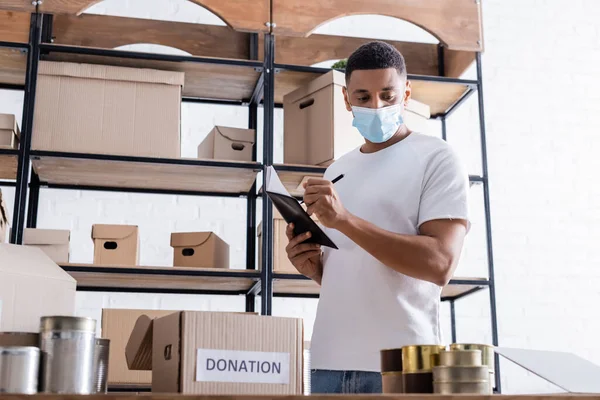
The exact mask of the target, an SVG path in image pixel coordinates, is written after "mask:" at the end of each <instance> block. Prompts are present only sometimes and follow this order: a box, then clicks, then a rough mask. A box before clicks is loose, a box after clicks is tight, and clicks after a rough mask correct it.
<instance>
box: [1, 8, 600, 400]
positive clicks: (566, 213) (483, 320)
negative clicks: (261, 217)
mask: <svg viewBox="0 0 600 400" xmlns="http://www.w3.org/2000/svg"><path fill="white" fill-rule="evenodd" d="M90 12H94V13H108V14H113V15H122V16H135V17H142V18H155V19H168V20H177V21H186V22H201V23H213V24H222V22H221V21H219V19H218V18H216V17H215V16H213V15H211V14H210V13H209V12H207V11H206V10H204V9H202V8H200V7H197V6H194V5H193V4H192V3H190V2H186V1H185V0H169V1H166V0H163V1H158V0H153V1H148V0H145V1H144V0H127V1H123V0H106V1H104V2H101V3H99V4H98V5H96V6H94V7H93V8H92V9H91V10H90ZM599 15H600V2H598V1H596V0H570V1H569V2H568V5H567V2H565V1H561V0H528V1H522V0H520V1H518V0H484V2H483V16H484V33H485V46H486V52H485V54H484V57H483V67H484V68H483V74H484V84H485V107H486V122H487V133H488V149H489V170H490V179H491V196H492V217H493V228H494V229H493V234H494V254H495V264H496V280H497V293H498V296H497V298H498V313H499V328H500V341H501V344H502V345H505V346H513V347H529V348H534V349H559V350H568V351H572V352H575V353H577V354H580V355H582V356H584V357H586V358H589V359H591V360H593V361H596V362H598V363H600V346H599V345H598V341H597V332H598V329H599V328H600V323H598V322H596V320H597V318H595V316H596V314H597V312H596V304H598V303H599V302H600V291H599V290H598V284H599V283H600V273H599V272H597V271H598V269H597V268H595V267H597V266H598V265H599V264H600V255H599V254H598V252H597V251H596V247H597V246H596V240H597V238H598V237H600V211H599V210H600V208H598V199H599V198H600V189H599V188H600V186H599V185H597V184H595V181H596V180H597V171H599V170H600V161H599V160H600V159H599V158H597V154H598V153H599V151H600V139H599V138H598V132H600V122H598V119H596V118H595V117H594V116H595V115H596V113H597V110H598V109H599V108H600V72H598V71H599V69H598V63H599V62H600V32H599V31H600V28H599V27H598V24H597V18H598V16H599ZM319 32H320V33H331V34H343V35H349V36H366V37H378V38H387V39H398V40H415V41H431V40H432V38H431V36H430V35H429V34H427V33H424V32H423V31H420V30H419V29H417V28H415V27H413V26H410V25H409V24H405V23H402V22H398V21H396V20H393V19H391V18H388V17H377V16H354V17H347V18H344V19H341V20H338V21H334V22H332V23H330V24H327V25H325V26H323V27H322V28H320V29H319ZM145 49H146V50H157V51H158V50H163V49H159V48H158V47H156V46H154V47H150V48H148V47H146V48H145ZM407 62H408V65H409V71H410V60H407ZM468 77H473V71H470V72H469V74H468ZM21 107H22V94H20V93H18V92H8V91H0V112H11V113H15V114H17V115H19V116H20V115H21ZM476 116H477V101H476V96H473V97H472V98H471V99H470V100H469V102H468V104H465V106H464V107H463V108H462V109H460V110H459V111H458V112H457V113H455V114H454V116H453V117H452V119H451V120H450V121H449V122H448V135H449V138H450V141H451V143H452V144H453V145H455V146H456V148H457V149H458V150H459V151H460V152H461V154H462V156H463V158H464V160H465V162H466V163H467V165H468V166H469V170H470V172H471V173H475V174H477V173H480V172H481V163H480V158H479V139H478V124H477V119H476ZM215 123H225V124H235V125H236V126H240V127H244V126H246V123H247V110H246V109H244V108H241V107H226V106H206V105H190V104H185V105H184V106H183V130H182V137H183V141H182V143H183V146H182V147H183V153H182V154H183V155H184V156H194V152H195V148H196V145H197V144H198V143H199V142H200V141H201V140H202V138H203V137H204V135H205V134H206V133H207V132H208V131H209V130H210V128H211V127H212V126H213V125H214V124H215ZM428 125H429V126H430V128H431V133H433V134H438V132H437V131H436V129H438V128H439V124H438V123H437V122H432V123H430V124H428ZM275 126H276V130H277V138H276V146H275V149H276V157H275V159H276V161H280V160H281V159H282V143H283V142H282V130H283V123H282V114H281V112H279V111H278V112H277V113H276V124H275ZM259 129H260V127H259ZM259 148H260V146H259ZM4 192H5V193H6V194H7V195H8V202H9V206H10V207H11V209H12V196H13V190H12V189H10V188H9V189H4ZM473 211H474V225H473V231H472V233H471V234H470V236H469V238H468V242H467V245H466V248H465V251H464V254H463V258H462V260H461V265H460V267H459V270H458V272H457V275H461V276H485V273H486V267H485V262H486V254H485V230H484V226H483V224H484V219H483V207H482V190H481V187H475V188H474V189H473ZM38 221H39V227H42V228H46V227H47V228H50V227H53V228H68V229H71V230H73V234H72V241H73V246H72V247H73V249H72V253H73V261H78V262H90V261H91V259H92V242H91V240H90V238H89V233H90V227H91V224H92V223H102V222H117V223H136V224H139V225H140V226H141V235H142V260H141V261H142V263H144V264H152V265H169V264H170V263H171V249H170V248H169V233H170V232H171V231H172V230H187V229H212V230H215V231H216V232H218V233H219V235H222V236H223V237H224V238H225V240H227V241H228V242H229V243H230V245H231V247H232V264H233V266H234V267H236V268H243V266H244V260H245V229H244V226H245V203H244V201H243V200H238V199H212V198H194V197H183V196H178V197H176V196H160V195H139V194H135V195H134V194H115V193H97V192H75V191H58V190H44V191H42V195H41V198H40V215H39V220H38ZM488 304H489V303H488V294H487V292H481V293H478V294H476V295H473V296H472V297H469V298H467V299H464V300H461V301H459V302H458V303H457V321H458V337H459V340H464V341H489V340H490V339H491V334H490V328H489V322H488V321H489V308H488V307H489V306H488ZM77 307H78V313H79V314H81V315H89V316H92V317H95V318H100V310H101V309H102V308H103V307H121V308H127V307H147V308H165V309H169V308H170V309H174V308H175V309H180V308H188V309H202V310H206V309H211V310H242V309H243V307H244V299H243V298H242V297H202V296H176V295H142V294H114V293H111V294H102V293H80V294H78V298H77ZM315 309H316V301H314V300H298V299H275V301H274V312H275V314H277V315H293V316H299V317H303V318H304V319H305V323H306V334H307V337H309V336H310V334H311V331H312V323H313V319H314V313H315ZM448 315H449V310H448V308H447V306H444V307H443V315H442V321H443V323H444V327H445V329H446V337H447V338H448V339H449V333H450V327H449V322H448ZM502 376H503V381H504V390H505V392H508V393H523V392H545V391H558V389H556V388H554V387H552V386H550V385H548V384H545V383H544V382H543V381H541V380H540V379H539V378H535V377H532V376H531V375H529V374H527V373H525V372H523V371H522V370H520V369H519V368H518V367H515V366H513V365H510V364H508V363H503V370H502Z"/></svg>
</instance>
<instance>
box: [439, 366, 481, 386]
mask: <svg viewBox="0 0 600 400" xmlns="http://www.w3.org/2000/svg"><path fill="white" fill-rule="evenodd" d="M489 380H490V370H489V369H488V367H487V365H479V366H470V365H461V366H458V365H455V366H444V365H438V366H435V367H433V382H434V383H435V382H489Z"/></svg>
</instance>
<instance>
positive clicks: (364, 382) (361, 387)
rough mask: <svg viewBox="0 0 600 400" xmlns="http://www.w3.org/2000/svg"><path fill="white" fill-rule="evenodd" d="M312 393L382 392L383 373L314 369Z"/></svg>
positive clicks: (311, 382)
mask: <svg viewBox="0 0 600 400" xmlns="http://www.w3.org/2000/svg"><path fill="white" fill-rule="evenodd" d="M310 386H311V389H310V390H311V394H323V393H349V394H354V393H357V394H358V393H381V374H380V373H379V372H365V371H328V370H322V369H314V370H312V372H311V374H310Z"/></svg>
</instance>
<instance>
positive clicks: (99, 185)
mask: <svg viewBox="0 0 600 400" xmlns="http://www.w3.org/2000/svg"><path fill="white" fill-rule="evenodd" d="M31 154H32V162H33V167H34V169H35V171H36V173H37V174H38V175H39V178H40V181H41V182H42V184H43V185H47V186H49V187H56V188H61V187H64V188H67V189H71V188H72V189H77V188H79V189H89V190H107V189H108V190H110V188H113V189H122V190H123V191H131V192H147V193H172V194H206V195H210V194H214V195H226V194H229V195H233V196H242V195H246V194H247V193H248V192H249V191H250V189H251V187H252V185H253V184H254V181H255V179H256V175H257V174H258V171H261V170H262V168H261V165H260V164H259V163H244V162H235V161H216V160H196V159H156V158H146V157H126V156H109V155H100V154H76V153H56V152H47V151H32V152H31Z"/></svg>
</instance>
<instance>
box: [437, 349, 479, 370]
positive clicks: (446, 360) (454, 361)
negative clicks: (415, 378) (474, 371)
mask: <svg viewBox="0 0 600 400" xmlns="http://www.w3.org/2000/svg"><path fill="white" fill-rule="evenodd" d="M481 362H482V358H481V350H450V351H447V350H444V351H442V352H440V364H439V365H444V366H455V365H463V366H481Z"/></svg>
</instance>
